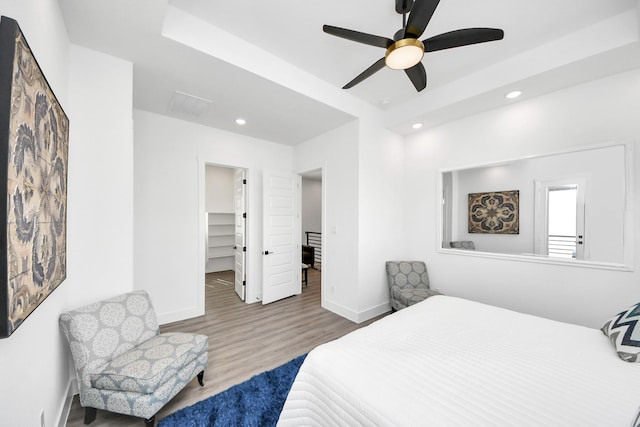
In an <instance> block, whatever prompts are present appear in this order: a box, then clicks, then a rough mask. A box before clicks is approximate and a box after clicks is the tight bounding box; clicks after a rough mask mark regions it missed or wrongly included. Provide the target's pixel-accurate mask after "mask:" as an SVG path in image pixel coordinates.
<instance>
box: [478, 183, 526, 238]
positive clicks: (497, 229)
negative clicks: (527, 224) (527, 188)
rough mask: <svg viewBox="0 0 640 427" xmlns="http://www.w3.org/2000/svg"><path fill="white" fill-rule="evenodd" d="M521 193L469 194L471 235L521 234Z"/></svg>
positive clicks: (515, 191)
mask: <svg viewBox="0 0 640 427" xmlns="http://www.w3.org/2000/svg"><path fill="white" fill-rule="evenodd" d="M519 200H520V191H518V190H514V191H494V192H491V193H470V194H469V233H490V234H518V233H520V225H519V215H518V205H519Z"/></svg>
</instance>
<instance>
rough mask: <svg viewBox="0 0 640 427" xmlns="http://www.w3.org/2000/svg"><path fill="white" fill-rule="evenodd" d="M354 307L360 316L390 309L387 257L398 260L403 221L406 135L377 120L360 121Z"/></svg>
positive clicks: (363, 318)
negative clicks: (399, 134) (402, 136)
mask: <svg viewBox="0 0 640 427" xmlns="http://www.w3.org/2000/svg"><path fill="white" fill-rule="evenodd" d="M358 154H359V163H360V167H359V169H358V171H359V176H358V180H359V193H358V199H359V204H358V209H359V211H358V217H359V218H358V228H359V231H358V237H359V252H358V256H359V263H358V269H359V277H358V308H359V312H360V316H361V317H360V320H365V319H369V318H371V317H374V316H376V315H378V314H382V313H384V312H386V311H389V310H390V305H389V285H388V283H387V276H386V271H385V262H386V261H390V260H402V259H406V258H405V249H404V245H403V244H402V237H401V236H403V235H404V230H405V225H404V223H403V221H402V216H403V215H402V214H403V208H404V206H405V204H406V206H411V204H412V202H411V200H409V201H404V200H403V198H402V188H403V185H404V170H403V166H404V165H403V160H404V140H403V138H401V137H400V136H398V135H395V134H393V133H391V132H389V131H387V130H386V129H384V128H381V127H379V126H377V125H376V124H375V123H372V122H367V121H365V120H360V147H359V153H358Z"/></svg>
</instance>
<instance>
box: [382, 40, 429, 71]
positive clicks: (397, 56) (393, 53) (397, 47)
mask: <svg viewBox="0 0 640 427" xmlns="http://www.w3.org/2000/svg"><path fill="white" fill-rule="evenodd" d="M423 56H424V45H423V44H422V42H421V41H420V40H418V39H412V38H408V39H401V40H398V41H397V42H395V43H393V44H392V45H391V46H389V48H387V53H386V54H385V60H384V62H385V64H386V65H387V67H389V68H391V69H394V70H406V69H408V68H411V67H413V66H414V65H416V64H417V63H418V62H420V61H422V57H423Z"/></svg>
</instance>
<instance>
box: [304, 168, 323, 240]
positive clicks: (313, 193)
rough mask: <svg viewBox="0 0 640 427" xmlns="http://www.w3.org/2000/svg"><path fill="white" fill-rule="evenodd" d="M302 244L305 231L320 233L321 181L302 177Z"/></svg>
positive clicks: (305, 237)
mask: <svg viewBox="0 0 640 427" xmlns="http://www.w3.org/2000/svg"><path fill="white" fill-rule="evenodd" d="M301 211H302V212H301V217H302V218H301V219H302V221H301V222H302V232H301V234H300V235H301V236H302V243H306V241H307V235H306V234H305V231H315V232H318V233H321V232H322V180H319V179H309V178H305V177H302V204H301Z"/></svg>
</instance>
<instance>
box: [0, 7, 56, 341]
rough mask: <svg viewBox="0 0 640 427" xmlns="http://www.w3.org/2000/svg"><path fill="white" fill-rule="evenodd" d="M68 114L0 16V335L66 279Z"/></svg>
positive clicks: (14, 27) (11, 24)
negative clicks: (1, 189) (0, 191)
mask: <svg viewBox="0 0 640 427" xmlns="http://www.w3.org/2000/svg"><path fill="white" fill-rule="evenodd" d="M68 147H69V119H68V118H67V116H66V114H65V113H64V111H63V110H62V107H61V106H60V104H59V103H58V100H57V99H56V97H55V95H54V94H53V92H52V90H51V88H50V87H49V84H48V83H47V80H46V79H45V77H44V75H43V74H42V70H41V69H40V67H39V65H38V63H37V62H36V60H35V58H34V57H33V53H32V52H31V49H30V48H29V45H28V44H27V41H26V40H25V37H24V35H23V34H22V32H21V31H20V27H19V26H18V23H17V22H16V21H14V20H13V19H11V18H7V17H6V16H3V17H2V19H1V20H0V179H1V180H2V182H3V184H6V186H5V187H4V188H6V189H7V195H6V197H0V200H1V202H0V216H2V217H3V218H2V221H1V222H0V224H2V225H3V228H4V230H2V232H0V245H2V246H3V247H5V248H6V251H3V252H2V259H0V338H5V337H8V336H9V335H11V334H12V333H13V332H14V331H15V330H16V328H17V327H18V326H20V324H22V322H24V320H25V319H26V318H27V316H29V314H31V312H33V310H35V308H36V307H38V305H40V303H41V302H42V301H44V299H45V298H46V297H47V296H49V294H51V292H53V290H54V289H56V287H58V285H60V283H62V281H63V280H64V279H65V278H66V275H67V263H66V244H67V242H66V239H67V236H66V235H67V227H66V223H67V156H68Z"/></svg>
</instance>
